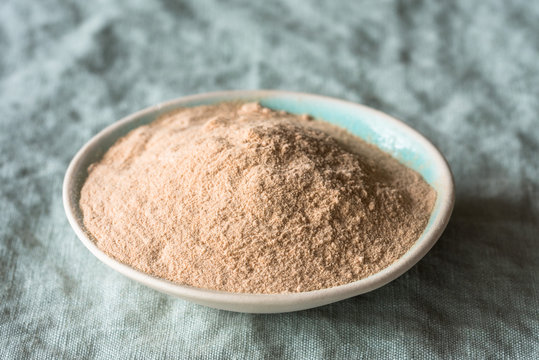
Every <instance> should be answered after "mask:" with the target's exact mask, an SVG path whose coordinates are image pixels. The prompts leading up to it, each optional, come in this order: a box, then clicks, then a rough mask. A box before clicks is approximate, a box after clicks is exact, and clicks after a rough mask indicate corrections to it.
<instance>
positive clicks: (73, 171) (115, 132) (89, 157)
mask: <svg viewBox="0 0 539 360" xmlns="http://www.w3.org/2000/svg"><path fill="white" fill-rule="evenodd" d="M234 100H238V101H259V102H260V103H261V104H262V105H264V106H267V107H270V108H273V109H276V110H285V111H287V112H291V113H296V114H303V113H308V114H310V115H312V116H314V117H316V118H320V119H323V120H325V121H328V122H330V123H333V124H336V125H339V126H341V127H343V128H345V129H347V130H348V131H350V132H351V133H353V134H355V135H357V136H359V137H361V138H363V139H364V140H365V141H367V142H369V143H371V144H374V145H376V146H378V147H380V148H381V149H382V150H384V151H386V152H387V153H389V154H390V155H392V156H393V157H395V158H396V159H397V160H399V161H400V162H401V163H403V164H405V165H407V166H409V167H411V168H412V169H414V170H416V171H417V172H419V173H420V174H421V175H422V176H423V178H424V179H425V180H426V181H427V182H428V183H429V184H430V185H431V186H432V187H433V188H434V189H435V190H436V192H437V199H436V203H435V205H434V210H433V212H432V214H431V217H430V219H429V222H428V224H427V227H426V228H425V230H424V231H423V233H422V235H421V236H420V238H419V239H418V240H417V241H416V243H415V244H414V246H412V248H410V250H409V251H408V252H407V253H406V254H405V255H404V256H402V257H401V258H400V259H399V260H397V261H396V262H394V263H393V264H391V265H390V266H388V267H387V268H385V269H383V270H382V271H380V272H378V273H376V274H374V275H372V276H369V277H367V278H364V279H361V280H358V281H355V282H352V283H349V284H345V285H340V286H336V287H333V288H327V289H321V290H315V291H309V292H302V293H285V294H244V293H229V292H224V291H215V290H209V289H201V288H195V287H191V286H186V285H178V284H176V283H173V282H170V281H167V280H164V279H160V278H157V277H154V276H151V275H148V274H146V273H143V272H140V271H138V270H135V269H133V268H131V267H130V266H128V265H125V264H123V263H120V262H118V261H117V260H115V259H113V258H111V257H109V256H108V255H106V254H105V253H103V252H102V251H101V250H100V249H98V248H97V246H96V245H95V244H94V242H93V241H92V240H91V239H90V236H89V234H88V232H87V231H86V230H85V228H84V225H83V222H82V213H81V210H80V208H79V206H78V203H79V199H80V189H81V187H82V185H83V184H84V181H85V179H86V177H87V168H88V166H89V165H90V164H92V163H93V162H95V161H98V160H99V159H100V158H101V157H102V156H103V154H104V153H105V152H106V151H107V150H108V148H109V147H110V146H111V145H112V144H114V142H115V141H116V140H117V139H118V138H120V137H122V136H124V135H125V134H127V133H128V132H129V131H131V130H133V129H134V128H136V127H138V126H141V125H143V124H147V123H149V122H151V121H153V120H154V119H156V118H157V117H158V116H160V115H161V114H163V113H166V112H168V111H171V110H173V109H176V108H179V107H185V106H197V105H203V104H213V103H218V102H223V101H234ZM63 202H64V208H65V211H66V215H67V218H68V220H69V222H70V224H71V226H72V227H73V229H74V231H75V233H76V234H77V236H78V237H79V239H80V240H81V241H82V243H83V244H84V245H85V246H86V247H87V248H88V249H89V250H90V251H91V252H92V254H94V255H95V256H96V257H97V258H98V259H99V260H101V261H102V262H104V263H105V264H106V265H108V266H110V267H112V268H113V269H114V270H116V271H118V272H120V273H122V274H123V275H125V276H127V277H129V278H131V279H133V280H135V281H138V282H140V283H142V284H144V285H146V286H149V287H151V288H154V289H156V290H158V291H161V292H164V293H167V294H170V295H173V296H177V297H180V298H183V299H186V300H190V301H193V302H195V303H199V304H202V305H206V306H210V307H215V308H219V309H225V310H232V311H239V312H252V313H276V312H287V311H296V310H302V309H308V308H312V307H317V306H321V305H325V304H329V303H332V302H335V301H339V300H343V299H346V298H349V297H352V296H356V295H359V294H362V293H365V292H368V291H372V290H374V289H376V288H378V287H381V286H383V285H385V284H387V283H388V282H390V281H392V280H394V279H396V278H397V277H399V276H400V275H402V274H403V273H404V272H406V271H407V270H409V269H410V268H411V267H412V266H413V265H415V264H416V263H417V262H418V261H419V260H420V259H421V258H422V257H423V256H424V255H425V254H426V253H427V252H428V251H429V250H430V249H431V248H432V246H433V245H434V244H435V243H436V241H437V240H438V238H439V237H440V235H441V234H442V232H443V230H444V229H445V227H446V225H447V223H448V222H449V218H450V216H451V212H452V210H453V205H454V182H453V177H452V174H451V170H450V168H449V166H448V164H447V162H446V160H445V159H444V157H443V155H442V154H441V153H440V152H439V151H438V149H436V147H435V146H434V145H432V144H431V143H430V142H429V141H428V140H427V139H426V138H425V137H423V136H422V135H421V134H420V133H418V132H417V131H416V130H414V129H412V128H411V127H409V126H408V125H406V124H404V123H403V122H401V121H399V120H397V119H395V118H393V117H391V116H389V115H386V114H384V113H382V112H380V111H377V110H374V109H371V108H369V107H366V106H363V105H359V104H355V103H352V102H348V101H344V100H339V99H335V98H330V97H325V96H320V95H313V94H305V93H296V92H288V91H279V90H238V91H223V92H213V93H205V94H199V95H193V96H188V97H183V98H179V99H175V100H171V101H168V102H164V103H161V104H158V105H155V106H152V107H149V108H146V109H144V110H141V111H139V112H136V113H134V114H132V115H129V116H127V117H125V118H123V119H122V120H120V121H118V122H116V123H114V124H112V125H110V126H108V127H107V128H105V129H103V130H102V131H101V132H99V133H98V134H97V135H95V136H94V137H93V138H92V139H91V140H90V141H89V142H88V143H86V145H84V146H83V147H82V148H81V149H80V150H79V152H78V153H77V154H76V155H75V157H74V158H73V160H72V161H71V163H70V165H69V167H68V169H67V171H66V175H65V178H64V184H63Z"/></svg>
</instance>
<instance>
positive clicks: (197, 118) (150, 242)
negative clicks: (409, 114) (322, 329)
mask: <svg viewBox="0 0 539 360" xmlns="http://www.w3.org/2000/svg"><path fill="white" fill-rule="evenodd" d="M435 197H436V194H435V191H434V190H433V189H432V188H431V187H430V186H429V185H428V184H427V183H426V182H425V181H424V180H423V179H422V178H421V176H420V175H419V174H418V173H416V172H414V171H412V170H411V169H408V168H406V167H405V166H403V165H401V164H399V163H398V162H397V161H396V160H394V159H393V158H391V157H390V156H389V155H386V154H385V153H383V152H381V151H380V150H379V149H377V148H375V147H373V146H371V145H368V144H366V143H365V142H363V141H362V140H360V139H359V138H357V137H355V136H353V135H351V134H349V133H347V132H346V131H344V130H342V129H340V128H337V127H335V126H332V125H329V124H327V123H324V122H320V121H312V120H310V119H309V118H308V116H305V115H304V116H296V115H291V114H287V113H284V112H275V111H272V110H270V109H267V108H263V107H261V106H260V105H258V104H256V103H250V104H239V103H223V104H219V105H212V106H200V107H195V108H186V109H180V110H178V111H175V112H173V113H170V114H167V115H164V116H162V117H161V118H159V119H158V120H156V121H155V122H153V123H151V124H149V125H147V126H142V127H139V128H137V129H135V130H133V131H131V132H130V133H129V134H128V135H127V136H125V137H124V138H122V139H120V140H119V141H118V142H117V143H116V144H115V145H114V146H113V147H111V148H110V149H109V151H108V152H107V153H106V154H105V156H104V157H103V159H102V160H101V161H100V162H99V163H97V164H93V165H92V166H91V167H90V169H89V176H88V179H87V180H86V183H85V184H84V186H83V188H82V191H81V200H80V206H81V209H82V212H83V217H84V225H85V226H86V228H87V230H88V231H89V232H90V233H91V235H92V237H93V238H94V240H95V242H96V244H97V246H98V247H99V248H100V249H101V250H103V251H104V252H106V253H107V254H109V255H110V256H112V257H114V258H116V259H117V260H119V261H121V262H123V263H125V264H128V265H130V266H132V267H134V268H136V269H138V270H141V271H144V272H146V273H148V274H151V275H154V276H157V277H161V278H164V279H167V280H171V281H174V282H176V283H179V284H186V285H191V286H196V287H201V288H209V289H217V290H224V291H231V292H246V293H282V292H299V291H310V290H316V289H321V288H327V287H332V286H337V285H341V284H346V283H349V282H352V281H355V280H358V279H361V278H364V277H367V276H369V275H371V274H374V273H376V272H378V271H380V270H381V269H383V268H385V267H387V266H388V265H390V264H391V263H393V262H394V261H395V260H397V259H398V258H399V257H401V256H402V255H403V254H404V253H405V252H406V251H407V250H408V249H410V247H411V246H412V245H413V244H414V243H415V241H416V240H417V239H418V238H419V236H420V234H421V233H422V231H423V229H424V228H425V226H426V224H427V221H428V218H429V215H430V212H431V210H432V208H433V204H434V201H435Z"/></svg>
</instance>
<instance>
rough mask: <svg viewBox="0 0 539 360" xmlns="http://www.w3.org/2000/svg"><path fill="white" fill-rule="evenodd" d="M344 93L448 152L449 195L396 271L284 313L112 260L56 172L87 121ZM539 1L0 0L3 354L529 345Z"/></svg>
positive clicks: (371, 354)
mask: <svg viewBox="0 0 539 360" xmlns="http://www.w3.org/2000/svg"><path fill="white" fill-rule="evenodd" d="M258 88H268V89H269V88H271V89H285V90H294V91H303V92H313V93H319V94H324V95H329V96H334V97H339V98H343V99H347V100H351V101H355V102H360V103H363V104H366V105H369V106H372V107H375V108H377V109H380V110H382V111H385V112H387V113H389V114H392V115H394V116H396V117H398V118H401V119H403V120H404V121H405V122H407V123H408V124H410V125H411V126H413V127H415V128H416V129H418V130H419V131H421V132H422V133H423V134H425V135H426V136H427V137H428V138H430V139H431V140H432V141H433V143H434V144H436V145H437V146H438V147H439V148H440V149H441V151H442V152H443V153H444V154H445V155H446V157H447V159H448V161H449V163H450V165H451V167H452V170H453V172H454V175H455V181H456V190H457V200H456V206H455V210H454V213H453V217H452V219H451V222H450V224H449V225H448V228H447V230H446V231H445V233H444V234H443V236H442V237H441V239H440V240H439V242H438V244H437V245H436V246H435V247H434V248H433V249H432V251H431V252H430V253H429V254H428V255H427V256H426V257H425V258H424V259H423V260H422V261H420V262H419V263H418V264H417V265H416V266H415V267H414V268H413V269H412V270H410V271H409V272H407V273H406V274H405V275H403V276H402V277H400V278H399V279H397V280H396V281H394V282H392V283H390V284H389V285H387V286H385V287H383V288H381V289H378V290H376V291H373V292H371V293H368V294H365V295H362V296H358V297H355V298H352V299H349V300H345V301H342V302H339V303H335V304H332V305H329V306H324V307H321V308H317V309H312V310H307V311H302V312H296V313H289V314H279V315H249V314H238V313H231V312H226V311H218V310H213V309H209V308H205V307H202V306H198V305H194V304H191V303H188V302H185V301H182V300H178V299H174V298H172V297H169V296H166V295H162V294H159V293H157V292H155V291H153V290H150V289H148V288H145V287H143V286H141V285H138V284H136V283H134V282H132V281H130V280H127V279H126V278H124V277H122V276H121V275H119V274H117V273H115V272H113V271H112V270H110V269H108V268H107V267H106V266H105V265H103V264H101V263H100V262H99V261H98V260H97V259H96V258H94V257H93V256H92V255H91V254H90V252H89V251H88V250H86V248H84V246H83V245H82V244H81V243H80V241H79V240H78V239H77V238H76V236H75V233H74V232H73V231H72V230H71V228H70V226H69V224H68V222H67V220H66V217H65V215H64V211H63V207H62V200H61V185H62V179H63V175H64V173H65V170H66V167H67V165H68V163H69V161H70V159H71V158H72V157H73V155H74V154H75V152H76V151H77V150H78V149H79V148H80V147H81V146H82V145H83V144H84V143H85V142H86V141H87V140H88V139H90V137H91V136H92V135H94V134H95V133H96V132H98V131H99V130H100V129H102V128H103V127H105V126H107V125H109V124H111V123H113V122H114V121H116V120H118V119H119V118H121V117H123V116H125V115H127V114H130V113H132V112H134V111H136V110H139V109H142V108H144V107H146V106H149V105H152V104H155V103H158V102H161V101H164V100H168V99H171V98H176V97H179V96H182V95H189V94H194V93H200V92H206V91H214V90H227V89H258ZM538 278H539V2H537V1H528V0H526V1H524V0H521V1H516V0H515V1H466V0H461V1H426V0H425V1H398V2H397V1H348V0H347V1H308V0H301V1H300V0H294V1H284V0H283V1H247V0H241V1H239V0H235V1H218V0H201V1H192V2H187V1H185V2H180V1H172V0H163V1H144V0H139V1H129V2H127V1H126V2H121V1H116V2H112V1H97V0H96V1H78V2H75V1H73V2H70V1H61V0H40V1H34V0H5V1H2V2H1V3H0V358H2V359H12V358H15V359H17V358H20V359H29V358H30V359H32V358H35V359H60V358H65V359H80V358H100V359H120V358H121V359H127V358H133V359H153V358H162V359H164V358H182V359H183V358H185V359H188V358H189V359H192V358H223V359H253V358H269V359H278V358H289V359H316V358H320V359H338V358H343V359H353V358H364V359H377V358H380V359H382V358H413V359H418V358H428V359H431V358H440V359H448V358H455V359H461V358H478V359H479V358H509V359H514V358H520V359H537V358H539V296H538V293H539V281H538Z"/></svg>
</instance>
